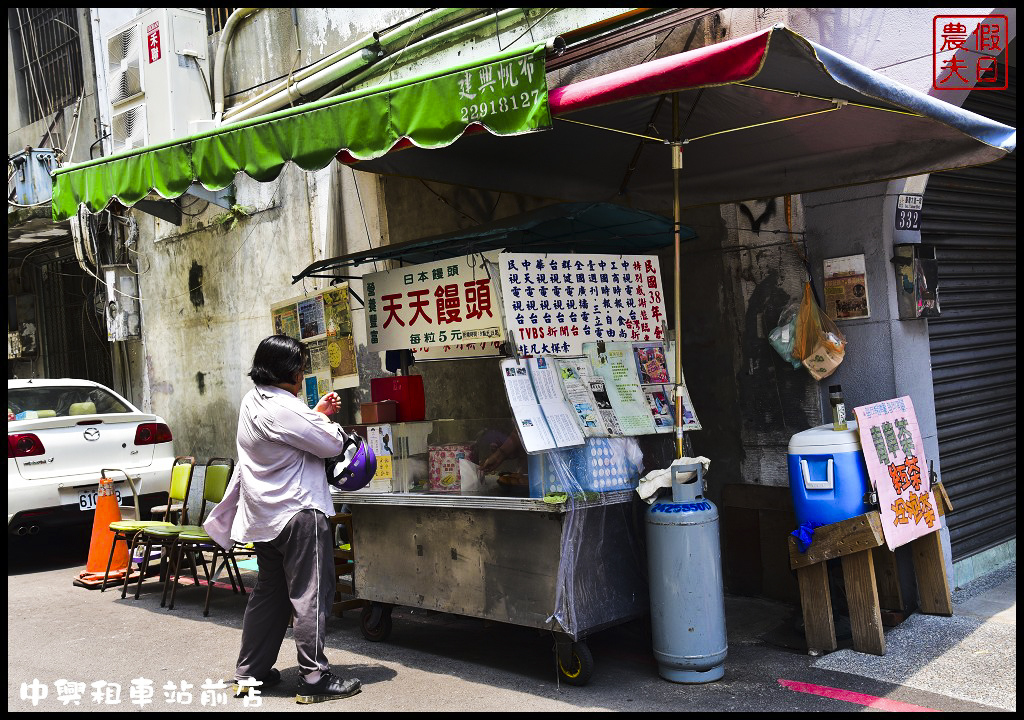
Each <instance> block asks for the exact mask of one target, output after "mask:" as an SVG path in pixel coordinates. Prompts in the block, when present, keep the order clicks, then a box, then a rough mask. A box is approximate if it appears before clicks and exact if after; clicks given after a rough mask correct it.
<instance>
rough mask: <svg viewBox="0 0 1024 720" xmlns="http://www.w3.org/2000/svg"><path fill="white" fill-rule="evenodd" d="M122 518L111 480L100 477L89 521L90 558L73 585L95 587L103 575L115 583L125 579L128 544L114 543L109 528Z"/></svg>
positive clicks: (112, 533)
mask: <svg viewBox="0 0 1024 720" xmlns="http://www.w3.org/2000/svg"><path fill="white" fill-rule="evenodd" d="M120 519H121V509H120V508H119V507H118V505H117V495H115V494H114V481H113V480H111V479H110V478H106V477H101V478H100V486H99V490H98V491H97V493H96V515H95V517H94V518H93V521H92V539H91V540H90V541H89V560H88V562H87V563H86V565H85V572H82V573H79V575H78V577H77V578H75V580H74V584H75V585H77V586H79V587H84V588H90V589H92V588H98V587H100V585H102V584H103V578H104V575H106V578H107V582H113V583H115V584H116V583H118V582H120V581H121V580H123V579H124V575H125V573H126V572H128V560H129V558H128V547H127V545H121V546H116V547H115V543H114V532H113V531H112V530H111V529H110V523H112V522H118V521H119V520H120ZM112 547H115V549H114V556H113V558H111V556H110V550H111V548H112ZM108 559H110V573H109V574H107V572H106V570H107V560H108Z"/></svg>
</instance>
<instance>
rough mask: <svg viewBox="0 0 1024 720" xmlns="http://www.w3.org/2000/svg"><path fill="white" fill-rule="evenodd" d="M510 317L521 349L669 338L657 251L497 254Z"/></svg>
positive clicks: (569, 351)
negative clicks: (666, 328) (609, 253)
mask: <svg viewBox="0 0 1024 720" xmlns="http://www.w3.org/2000/svg"><path fill="white" fill-rule="evenodd" d="M498 267H499V270H500V273H501V303H502V307H503V309H504V311H505V322H506V324H507V326H508V329H509V331H510V332H511V333H512V335H513V337H514V340H515V342H516V343H517V344H518V346H519V353H520V354H522V355H582V354H583V343H585V342H591V341H598V340H603V341H606V342H609V341H616V342H655V341H658V340H663V339H664V331H663V328H662V323H663V321H664V320H665V299H664V293H663V291H662V285H661V268H660V266H659V264H658V258H657V257H656V256H653V255H574V254H558V253H547V254H544V253H514V252H506V253H502V254H501V255H499V256H498Z"/></svg>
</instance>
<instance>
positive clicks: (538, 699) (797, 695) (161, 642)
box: [7, 533, 1016, 712]
mask: <svg viewBox="0 0 1024 720" xmlns="http://www.w3.org/2000/svg"><path fill="white" fill-rule="evenodd" d="M87 544H88V535H87V533H79V534H77V535H75V534H72V535H63V536H52V537H42V536H36V537H33V538H11V539H10V541H9V543H8V601H7V602H8V621H7V627H8V640H7V673H8V674H7V678H8V695H7V697H8V710H27V711H45V712H52V711H54V710H57V711H61V710H70V711H117V710H121V711H136V710H139V709H140V708H143V707H144V708H145V709H147V710H165V711H206V710H212V711H224V710H243V711H252V712H260V711H265V710H276V711H281V710H299V711H302V712H314V711H317V710H345V711H357V710H358V711H362V712H367V711H436V710H444V711H481V710H482V711H529V712H532V711H556V710H557V711H602V710H605V711H613V712H614V711H681V710H682V711H708V712H758V711H772V712H780V711H781V712H787V711H788V712H844V711H863V710H895V711H899V710H907V709H917V708H924V709H931V710H939V711H977V710H981V711H986V710H988V711H991V710H1007V709H1014V708H1015V706H1016V691H1015V689H1013V690H1012V700H1008V699H1007V697H1006V694H1005V693H1004V694H1003V695H1002V696H999V695H998V693H993V694H992V697H996V698H997V699H995V700H992V701H991V702H988V703H985V702H974V701H971V700H970V699H965V697H967V698H970V697H971V696H970V695H965V694H964V693H952V692H951V691H950V689H949V686H948V685H947V684H946V683H945V681H943V680H941V679H939V680H936V682H935V686H934V687H933V686H931V685H930V684H929V683H930V681H929V680H928V679H927V677H926V678H925V679H924V680H922V679H921V673H922V672H926V670H927V665H928V664H929V663H930V662H931V660H927V659H926V660H921V659H919V658H915V659H913V660H912V662H913V663H918V664H921V665H922V667H921V668H912V669H914V670H919V671H920V672H916V673H914V677H915V678H916V679H915V680H914V681H910V680H909V679H908V678H910V677H911V673H910V672H909V670H910V669H911V668H907V670H908V672H907V673H905V674H903V675H900V676H897V677H900V678H904V680H897V681H887V680H884V679H879V678H883V677H887V676H886V675H884V674H882V673H878V672H873V671H872V670H873V669H877V668H878V667H880V666H881V663H882V661H888V662H896V663H899V662H901V657H899V656H896V655H894V654H893V653H890V655H891V656H890V657H887V658H874V657H873V656H867V655H863V654H861V653H855V652H853V651H852V650H851V649H849V647H848V644H847V645H846V649H843V646H842V643H841V649H840V651H839V653H849V654H852V656H853V657H852V659H851V660H850V661H849V667H848V668H847V667H846V664H847V663H846V662H845V661H844V662H841V663H839V667H838V668H837V667H822V665H823V662H822V661H824V660H828V658H842V657H844V656H842V655H840V654H837V653H833V654H832V655H831V656H828V658H813V657H809V656H808V655H806V654H805V652H804V650H803V647H802V638H801V636H800V634H799V633H798V632H797V631H796V630H795V624H796V620H797V617H798V615H799V609H798V608H795V607H792V606H789V605H785V604H781V603H775V602H770V601H764V600H758V599H751V598H736V597H727V598H726V616H727V628H728V636H729V655H728V658H727V660H726V673H725V678H724V679H723V680H721V681H719V682H715V683H709V684H706V685H678V684H674V683H670V682H668V681H665V680H662V679H661V678H660V677H659V676H658V673H657V667H656V664H655V662H654V659H653V656H652V654H651V643H650V638H649V636H648V630H647V626H646V624H645V623H644V622H642V621H635V622H631V623H626V624H623V625H620V626H617V627H613V628H610V629H608V630H605V631H602V632H599V633H596V634H594V635H593V636H591V637H590V638H588V639H587V642H588V645H589V647H590V649H591V651H592V653H593V656H594V660H595V670H594V675H593V679H592V680H591V682H590V683H589V684H588V685H587V686H585V687H572V686H568V685H565V684H560V683H559V682H558V679H557V674H556V672H555V665H554V663H555V661H554V654H553V641H552V638H551V636H550V634H548V633H545V632H543V631H538V630H536V629H530V628H522V627H516V626H511V625H506V624H502V623H495V622H485V621H481V620H477V619H472V618H465V617H458V616H453V615H448V614H443V613H433V612H427V611H422V610H414V609H409V608H398V609H396V610H395V612H394V616H393V619H394V630H393V632H392V633H391V637H390V638H389V639H388V641H386V642H383V643H373V642H369V641H367V640H365V639H364V638H363V636H362V633H361V632H360V629H359V616H358V611H353V612H351V613H346V615H345V616H344V617H342V618H332V619H331V620H330V623H329V636H328V639H327V647H328V657H329V658H330V660H331V662H332V665H333V668H334V670H335V672H336V673H337V674H339V675H342V676H345V677H352V676H355V677H358V678H360V679H361V680H362V682H363V691H362V693H361V694H359V695H357V696H355V697H352V698H349V699H346V700H338V701H332V702H328V703H322V704H319V705H313V706H300V705H297V704H296V703H295V701H294V683H295V681H296V680H297V663H296V659H295V649H294V645H293V643H292V642H291V636H290V633H289V635H288V636H287V637H286V638H285V642H284V645H283V647H282V650H281V654H280V657H279V660H278V664H277V667H278V668H279V669H280V670H281V671H282V673H283V674H284V678H285V681H284V683H282V685H280V686H278V687H277V688H275V689H272V690H268V691H267V692H266V693H265V694H264V695H263V696H262V697H261V698H260V703H259V705H258V706H255V705H252V706H246V705H245V704H244V703H243V702H242V701H241V700H235V699H233V698H230V697H229V696H227V694H226V692H225V691H224V690H220V689H218V688H217V687H215V685H216V682H217V681H219V680H221V679H224V680H230V678H231V676H232V670H233V667H234V661H235V657H236V654H237V652H238V643H239V637H240V630H239V628H240V625H241V617H242V611H243V609H244V602H245V601H244V598H242V597H241V596H236V595H233V594H232V593H231V591H230V589H221V588H215V589H214V600H213V604H212V608H211V613H210V617H208V618H204V617H203V616H202V604H203V599H204V596H205V588H201V589H198V588H195V587H182V588H181V589H180V590H179V592H178V597H177V603H176V607H175V609H174V610H168V609H166V608H161V607H160V590H161V587H160V584H159V583H158V582H157V581H156V580H155V579H151V580H148V581H146V582H145V583H144V584H143V587H142V594H141V596H140V598H139V600H135V599H133V597H132V594H129V595H128V597H127V598H126V599H124V600H122V599H121V598H120V593H119V592H111V591H110V590H108V591H107V592H105V593H100V592H98V591H90V590H85V589H81V588H77V587H73V586H72V579H73V578H74V577H75V576H76V575H77V574H78V572H80V571H81V570H83V569H84V565H85V556H86V550H85V548H86V547H87ZM253 579H254V578H253V576H248V577H247V584H248V585H249V586H251V585H252V582H253ZM1013 583H1014V607H1015V575H1014V580H1013ZM1014 612H1015V611H1014ZM915 617H916V616H915ZM927 619H928V620H934V621H936V622H939V623H942V622H944V621H945V622H947V624H948V622H949V621H954V620H957V618H956V617H954V618H948V619H945V618H927ZM908 622H909V621H908ZM905 625H906V623H905ZM897 630H898V629H895V630H890V631H889V633H892V632H896V631H897ZM1010 637H1011V638H1012V648H1006V649H1005V653H1007V654H1009V653H1010V652H1011V651H1012V665H1009V667H1008V668H1007V671H1008V672H1010V673H1011V675H1010V680H1009V682H1010V687H1011V688H1012V687H1013V685H1014V683H1015V677H1016V639H1015V621H1014V628H1013V634H1012V635H1011V636H1010ZM890 645H891V646H898V643H892V642H891V643H890ZM955 652H956V647H940V648H937V649H935V650H934V653H938V654H939V655H942V656H945V657H946V659H947V660H949V661H953V663H954V665H955V666H957V667H961V668H962V669H963V671H964V673H970V672H971V669H970V667H969V666H965V665H964V663H969V662H971V658H965V659H964V660H962V661H961V659H960V658H958V657H955V656H952V655H949V653H955ZM1001 652H1002V651H1001ZM934 659H935V658H932V660H934ZM1006 661H1007V662H1010V661H1011V659H1010V658H1007V660H1006ZM857 663H862V664H863V665H864V666H865V667H866V668H867V670H865V669H864V668H858V667H857ZM824 664H825V665H827V663H824ZM847 670H849V671H847ZM102 683H105V684H102ZM204 685H206V686H207V688H206V689H204V688H203V686H204ZM986 697H987V696H986ZM999 697H1002V699H1001V700H1000V699H998V698H999ZM147 701H148V702H147ZM1011 702H1012V706H1011V705H1010V704H1009V703H1011ZM141 703H146V705H142V704H141Z"/></svg>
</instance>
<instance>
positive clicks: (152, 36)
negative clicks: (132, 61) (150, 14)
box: [146, 23, 160, 63]
mask: <svg viewBox="0 0 1024 720" xmlns="http://www.w3.org/2000/svg"><path fill="white" fill-rule="evenodd" d="M146 49H147V51H148V52H149V61H150V62H151V63H154V62H156V61H157V60H159V59H160V23H153V24H152V25H150V26H149V27H147V28H146Z"/></svg>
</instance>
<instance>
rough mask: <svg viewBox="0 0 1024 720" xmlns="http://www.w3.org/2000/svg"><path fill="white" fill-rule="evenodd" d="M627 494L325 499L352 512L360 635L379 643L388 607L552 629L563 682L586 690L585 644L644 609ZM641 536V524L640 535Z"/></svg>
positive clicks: (588, 661)
mask: <svg viewBox="0 0 1024 720" xmlns="http://www.w3.org/2000/svg"><path fill="white" fill-rule="evenodd" d="M635 498H636V495H635V493H633V492H629V491H622V492H612V493H604V494H600V495H594V496H590V499H588V500H586V501H580V502H577V503H576V504H575V506H574V507H573V508H572V509H571V510H570V509H569V507H568V506H567V505H566V504H554V505H553V504H549V503H546V502H544V501H542V500H539V499H532V498H512V497H483V496H480V497H473V496H446V495H440V494H412V493H409V494H404V493H394V494H390V493H380V494H377V493H350V494H344V495H342V494H340V493H336V494H335V499H336V501H337V502H344V503H346V504H348V506H349V507H350V509H351V512H352V527H353V538H352V546H353V549H354V551H355V585H356V592H357V595H358V597H359V598H360V599H364V600H368V601H369V602H370V605H368V606H367V607H366V608H365V609H364V611H363V615H362V630H363V634H364V636H365V637H366V638H367V639H369V640H385V639H386V638H387V636H388V634H389V633H390V631H391V609H392V608H393V607H394V606H395V605H404V606H410V607H417V608H426V609H430V610H436V611H440V612H448V613H454V614H457V615H466V616H470V617H478V618H484V619H488V620H494V621H500V622H507V623H511V624H514V625H523V626H526V627H533V628H542V629H546V630H550V631H552V633H554V635H555V638H556V648H557V653H558V661H559V662H558V666H559V670H560V672H561V674H562V679H563V680H565V681H566V682H569V683H572V684H578V685H582V684H585V683H586V682H587V681H588V680H589V678H590V675H591V672H592V670H593V659H592V656H591V654H590V651H589V649H588V648H587V645H586V643H585V641H584V638H585V637H586V636H587V635H589V634H591V633H593V632H595V631H597V630H600V629H602V628H607V627H610V626H613V625H616V624H619V623H622V622H626V621H628V620H632V619H635V618H638V617H641V616H642V615H643V614H645V613H646V612H647V610H648V599H647V583H646V578H645V577H644V576H643V574H642V572H643V568H645V567H646V562H645V561H644V559H643V557H642V555H641V553H642V547H641V546H640V544H639V542H638V530H637V527H636V526H635V523H634V507H633V502H634V500H635ZM640 530H641V531H642V527H641V528H640Z"/></svg>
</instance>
